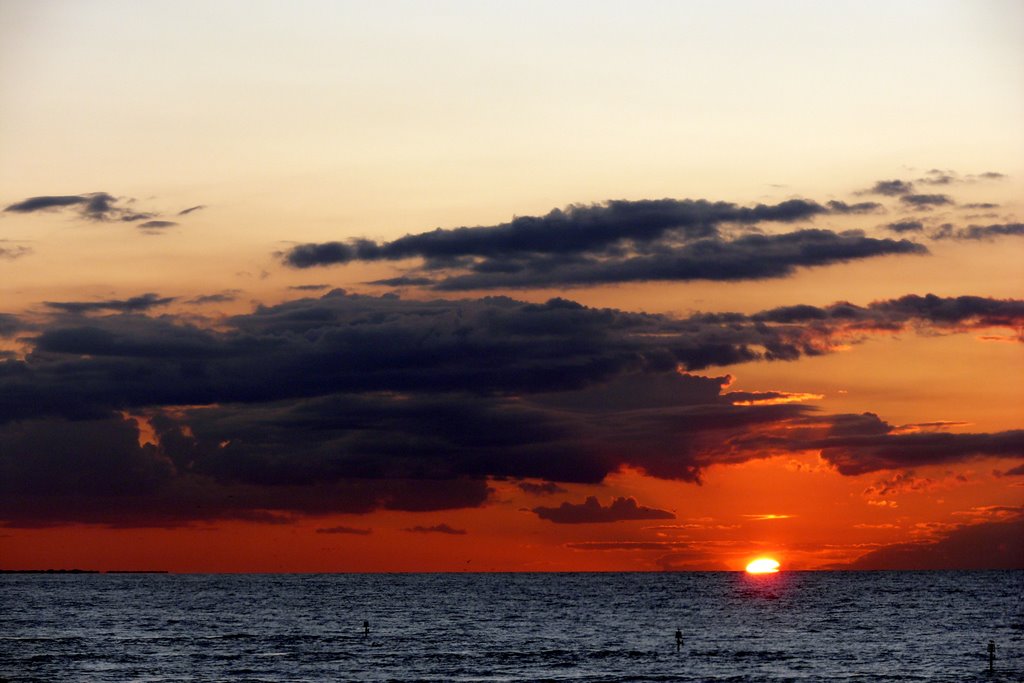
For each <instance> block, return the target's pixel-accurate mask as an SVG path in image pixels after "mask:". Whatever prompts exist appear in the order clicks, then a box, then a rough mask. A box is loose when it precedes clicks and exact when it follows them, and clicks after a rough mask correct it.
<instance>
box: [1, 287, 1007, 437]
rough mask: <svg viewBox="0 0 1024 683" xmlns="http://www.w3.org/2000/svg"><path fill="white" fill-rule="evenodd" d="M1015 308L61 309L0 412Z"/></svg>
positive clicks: (767, 349)
mask: <svg viewBox="0 0 1024 683" xmlns="http://www.w3.org/2000/svg"><path fill="white" fill-rule="evenodd" d="M167 301H168V300H167V299H161V298H160V297H157V296H156V295H155V294H152V295H147V296H144V297H136V298H134V299H128V300H112V301H105V302H62V303H59V304H56V303H55V304H53V305H52V306H51V308H56V309H59V310H62V311H66V312H69V313H73V314H81V313H87V312H94V311H98V310H115V311H116V310H129V311H137V310H144V309H146V308H150V307H153V306H158V305H161V304H162V303H166V302H167ZM1022 309H1024V303H1022V302H1021V301H1019V300H998V299H986V298H982V297H955V298H953V297H936V296H933V295H929V296H925V297H921V296H906V297H902V298H900V299H893V300H887V301H880V302H874V303H872V304H869V305H868V306H866V307H861V306H857V305H854V304H851V303H845V302H841V303H837V304H833V305H831V306H828V307H823V308H822V307H813V306H791V307H783V308H777V309H771V310H768V311H763V312H761V313H758V314H755V315H752V316H745V315H740V314H696V315H694V316H691V317H690V318H685V319H676V318H671V317H668V316H662V315H648V314H638V313H628V312H624V311H617V310H612V309H596V308H587V307H585V306H581V305H579V304H576V303H573V302H570V301H565V300H562V299H553V300H551V301H549V302H547V303H545V304H527V303H522V302H517V301H514V300H512V299H507V298H502V297H491V298H485V299H479V300H462V301H443V300H439V301H405V300H402V299H400V298H397V297H394V296H384V297H368V296H358V295H347V294H345V293H344V292H340V291H336V292H332V293H329V294H327V295H325V296H324V297H322V298H319V299H300V300H297V301H290V302H287V303H284V304H280V305H277V306H271V307H260V308H257V309H256V310H255V311H253V312H252V313H249V314H246V315H239V316H234V317H232V318H228V319H227V320H226V321H225V325H224V326H225V329H223V330H221V331H212V330H207V329H203V328H200V327H197V326H196V325H194V324H190V323H188V322H184V321H180V320H176V319H175V318H174V317H173V316H161V317H158V318H151V317H145V316H141V315H137V314H119V315H110V316H103V317H94V318H88V319H83V318H80V317H75V316H67V317H62V316H57V317H55V318H54V320H53V321H52V322H50V323H48V324H45V325H43V326H42V327H41V328H40V330H39V332H38V334H37V336H35V337H33V338H32V339H31V340H30V342H31V345H32V347H33V349H34V353H32V354H31V355H30V356H29V357H27V358H26V359H25V360H24V361H17V362H7V363H4V364H0V419H10V417H11V416H23V415H32V414H36V415H43V414H64V415H77V414H79V413H80V412H84V414H91V413H93V412H94V411H95V410H108V409H114V408H117V409H122V408H133V407H136V408H138V407H148V406H158V405H166V404H179V405H197V404H205V403H217V402H236V403H262V402H270V401H279V400H285V399H294V398H311V397H316V396H325V395H329V394H334V393H338V392H349V393H351V392H373V391H392V392H404V391H405V392H407V391H426V392H431V393H438V392H470V393H477V394H480V395H489V394H494V395H508V394H514V393H522V392H527V393H541V392H558V391H571V390H582V389H585V388H587V387H589V386H592V385H595V384H602V383H606V382H608V381H610V380H612V379H615V378H617V377H622V376H626V375H635V374H638V373H647V374H650V375H653V374H658V373H670V372H674V371H675V370H676V369H677V368H678V367H680V366H681V367H684V368H686V369H689V370H699V369H703V368H706V367H710V366H715V365H731V364H735V363H741V362H750V361H755V360H792V359H795V358H799V357H801V356H805V355H820V354H823V353H828V352H829V351H830V350H831V349H832V347H833V346H834V343H833V339H834V338H836V337H837V336H838V337H839V338H840V341H841V342H842V343H850V341H856V336H854V337H853V338H852V339H851V338H850V337H851V335H861V334H865V333H870V332H873V331H879V330H881V331H893V332H895V331H901V330H903V329H905V328H906V327H907V326H908V325H914V326H923V327H929V328H933V329H938V330H949V331H959V330H962V329H972V328H982V327H992V326H1005V327H1009V328H1011V329H1014V330H1016V329H1018V328H1019V327H1020V325H1021V324H1022V323H1024V310H1022ZM717 390H718V388H717V387H714V392H715V393H717Z"/></svg>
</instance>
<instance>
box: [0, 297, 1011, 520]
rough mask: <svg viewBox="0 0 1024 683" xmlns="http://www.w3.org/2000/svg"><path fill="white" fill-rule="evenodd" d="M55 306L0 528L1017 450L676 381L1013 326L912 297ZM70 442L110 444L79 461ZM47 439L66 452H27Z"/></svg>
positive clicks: (15, 364)
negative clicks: (722, 367)
mask: <svg viewBox="0 0 1024 683" xmlns="http://www.w3.org/2000/svg"><path fill="white" fill-rule="evenodd" d="M153 296H154V297H155V295H153ZM71 303H74V302H71ZM91 303H94V304H95V303H97V302H91ZM101 303H102V302H101ZM95 310H97V309H95V308H91V309H89V308H87V309H85V312H92V311H95ZM69 311H70V312H69ZM69 311H64V310H58V311H57V312H54V313H51V314H50V318H49V320H45V319H44V320H43V321H41V322H34V323H33V329H32V334H34V336H29V337H23V341H24V343H25V344H27V345H28V347H29V353H28V354H27V355H26V356H25V357H24V359H22V360H15V359H8V360H6V361H0V425H4V424H6V426H0V446H2V448H0V455H5V456H6V457H9V458H14V460H9V461H7V464H6V465H4V467H5V468H6V469H5V470H4V473H3V474H4V480H5V481H6V482H7V485H8V487H9V489H8V491H9V492H10V493H11V494H12V496H11V497H10V499H9V500H7V499H5V500H4V501H3V502H0V516H2V517H3V518H4V519H9V520H12V521H11V523H18V524H32V523H44V522H45V521H46V520H50V521H54V520H64V521H69V520H70V521H86V520H88V521H95V522H101V523H106V524H132V523H134V524H138V525H146V524H174V523H184V522H187V521H189V520H196V519H212V518H218V517H238V518H254V516H259V515H264V516H265V515H268V514H271V517H268V518H267V519H268V520H270V519H271V518H273V519H276V518H277V517H273V515H277V516H280V515H291V514H317V513H326V512H349V513H359V512H369V511H371V510H374V509H380V508H387V509H396V510H441V509H452V508H457V507H473V506H478V505H481V504H483V503H484V502H485V501H486V500H487V499H488V496H489V495H490V494H489V489H488V486H487V480H488V479H489V478H498V479H504V480H512V481H520V482H522V481H523V480H530V481H536V482H541V483H538V484H535V486H538V487H545V488H546V484H545V483H544V482H574V483H588V484H597V483H600V482H602V481H603V480H604V479H605V478H606V477H607V476H608V475H609V474H611V473H613V472H615V471H617V470H618V469H619V468H621V467H623V466H629V467H633V468H636V469H639V470H641V471H644V472H646V473H648V474H650V475H652V476H656V477H662V478H671V479H679V480H684V481H699V480H700V477H701V473H702V472H703V470H704V469H705V468H707V467H708V466H710V465H713V464H716V463H728V462H742V461H744V460H749V459H751V458H760V457H767V456H769V455H772V454H775V453H781V452H806V451H815V450H816V451H820V452H821V453H822V454H823V455H824V457H825V458H826V460H828V461H829V462H832V463H833V464H834V465H835V466H836V467H837V468H838V469H839V471H841V472H844V473H853V472H857V471H861V470H863V469H865V468H870V469H880V468H881V469H884V468H899V467H913V466H917V465H921V464H926V463H931V462H935V463H939V462H950V461H952V460H955V459H967V458H971V457H975V456H976V455H984V454H1002V455H1006V456H1008V457H1017V455H1018V451H1017V450H1016V446H1015V445H1014V444H1015V443H1016V441H1015V439H1016V436H1015V435H1014V434H1012V433H1003V434H996V435H985V434H980V435H978V434H974V435H963V434H958V435H953V439H952V443H947V442H944V441H943V440H942V438H943V437H942V436H941V435H940V437H939V438H934V437H931V440H930V441H927V442H926V441H925V440H924V437H923V436H921V437H918V440H915V439H913V438H907V437H913V436H915V435H908V434H902V433H899V430H898V429H896V428H894V427H892V426H891V425H888V424H887V423H884V422H882V421H881V420H879V419H878V418H876V417H874V416H824V415H819V414H817V413H816V412H815V411H813V410H812V409H811V408H809V407H808V406H804V405H799V404H788V403H787V404H780V405H770V403H772V402H773V400H774V399H779V398H785V399H787V400H789V398H792V397H790V396H789V395H784V394H783V392H771V391H765V392H743V393H737V392H732V393H729V392H727V391H726V387H727V386H728V384H729V382H730V378H729V377H727V376H723V377H701V376H696V375H692V374H681V373H680V368H681V367H682V368H689V369H696V368H703V367H707V366H710V365H716V364H733V363H737V362H749V361H755V360H791V359H794V358H798V357H801V356H803V355H818V354H823V353H828V352H830V350H831V349H832V348H833V347H834V346H835V343H836V340H838V342H840V343H843V344H848V343H851V342H856V341H857V339H858V338H859V337H860V336H863V335H866V334H870V333H873V332H878V331H881V332H886V333H887V332H890V331H899V330H902V329H904V328H905V327H907V326H914V327H921V328H923V329H926V330H940V331H961V330H964V329H971V328H972V327H980V326H996V325H998V326H1007V327H1011V328H1012V329H1018V328H1019V327H1020V325H1021V322H1022V321H1024V302H1020V301H1016V300H995V299H983V298H979V297H958V298H943V297H934V296H927V297H916V296H912V297H902V298H900V299H893V300H888V301H881V302H875V303H872V304H869V305H868V306H864V307H861V306H856V305H854V304H850V303H839V304H834V305H832V306H828V307H814V306H804V305H799V306H790V307H785V308H777V309H772V310H769V311H765V312H762V313H760V314H756V315H753V316H750V315H744V314H738V313H714V314H695V315H693V316H690V317H688V318H682V319H679V318H672V317H668V316H662V315H648V314H640V313H629V312H623V311H617V310H612V309H596V308H588V307H585V306H582V305H580V304H576V303H574V302H571V301H566V300H563V299H553V300H551V301H548V302H547V303H545V304H531V303H523V302H519V301H514V300H512V299H508V298H504V297H490V298H485V299H479V300H472V299H469V300H456V301H444V300H437V301H404V300H402V299H400V298H399V297H396V296H393V295H390V296H383V297H369V296H359V295H348V294H345V293H344V292H342V291H335V292H331V293H329V294H327V295H325V296H324V297H321V298H319V299H300V300H296V301H290V302H287V303H283V304H279V305H276V306H267V307H258V308H257V309H256V310H254V311H253V312H251V313H248V314H245V315H238V316H234V317H231V318H227V319H224V320H223V321H220V322H219V324H218V328H217V329H216V330H212V329H205V328H202V327H198V326H197V325H196V324H195V323H192V322H188V320H187V319H186V318H179V317H175V316H173V315H162V316H159V317H148V316H144V315H140V314H139V313H134V312H133V313H117V312H115V314H113V315H104V316H97V317H88V318H87V317H83V316H82V315H81V312H82V311H79V310H75V309H74V308H72V309H69ZM8 328H9V329H11V330H16V329H17V328H18V321H17V320H12V321H9V323H8ZM759 403H765V404H763V405H762V404H759ZM740 404H746V405H740ZM167 406H169V408H168V407H167ZM175 406H178V407H175ZM188 406H192V407H188ZM122 411H124V412H128V413H131V414H137V415H143V416H146V417H147V419H148V421H149V423H150V425H151V428H152V432H153V433H154V434H155V441H154V444H153V445H151V446H139V445H138V429H137V428H136V427H135V425H134V423H133V422H130V421H125V420H124V419H123V418H121V417H120V415H119V414H118V413H119V412H122ZM26 425H28V426H26ZM89 425H92V427H89ZM29 427H31V428H29ZM26 429H28V431H27V432H26V431H24V430H26ZM87 429H93V430H94V431H96V430H98V431H106V432H109V433H110V438H113V439H115V441H116V442H117V443H120V444H122V445H121V446H120V447H119V448H120V450H116V449H115V450H113V451H111V452H110V453H107V454H104V453H100V452H98V451H96V450H90V449H89V448H86V446H87V445H88V444H89V443H91V441H90V438H89V436H88V433H86V432H81V431H80V430H87ZM19 430H22V431H19ZM19 434H20V435H21V436H18V435H19ZM929 436H930V435H929ZM17 438H20V439H21V441H17ZM4 439H6V441H5V440H4ZM46 439H63V441H64V442H66V444H65V446H64V447H63V448H64V450H61V449H59V448H58V449H51V450H50V451H48V452H52V454H53V457H39V458H36V457H31V456H30V455H29V454H30V453H31V452H37V451H40V450H43V449H48V448H49V447H50V446H49V444H50V442H49V441H47V440H46ZM117 439H120V440H119V441H118V440H117ZM79 443H81V444H82V445H83V449H82V450H81V451H80V452H79V451H75V450H74V449H75V444H79ZM16 444H21V445H20V446H18V447H15V445H16ZM132 444H134V445H132ZM115 456H116V457H115ZM61 458H64V459H61ZM104 458H107V459H106V460H104ZM110 458H114V459H113V460H110ZM118 458H119V459H118ZM92 459H98V460H97V463H98V464H97V465H96V466H95V467H92V466H90V464H89V463H90V461H91V460H92ZM71 461H75V462H77V463H78V469H83V470H89V471H94V472H95V473H96V475H95V480H89V482H86V484H87V485H83V486H84V487H83V489H82V492H81V493H80V494H72V493H69V489H68V486H66V485H64V484H60V482H61V481H65V479H62V477H65V478H66V477H67V476H71V474H69V473H68V472H64V471H63V470H64V469H69V466H68V464H67V463H69V462H71ZM111 462H112V463H113V464H111ZM56 470H61V471H59V472H58V471H56ZM115 470H116V472H115ZM106 472H109V473H110V474H109V477H110V482H109V483H107V484H103V483H102V480H104V479H105V478H106V476H107V475H106V474H104V473H106ZM51 475H52V478H53V481H54V482H55V484H54V487H52V488H47V487H46V484H45V482H47V481H49V480H50V478H51ZM83 476H84V475H83ZM89 476H92V475H89ZM132 482H136V483H135V484H133V483H132ZM555 485H556V486H557V484H555ZM104 486H106V487H107V488H104ZM524 490H526V489H525V488H524ZM551 490H553V489H551ZM133 492H134V493H133ZM536 492H538V493H539V492H541V491H540V489H537V490H536ZM0 498H3V497H2V496H0ZM621 505H628V503H627V504H620V506H621ZM556 509H557V508H556ZM268 511H269V512H268ZM553 514H557V513H553ZM132 520H134V521H132Z"/></svg>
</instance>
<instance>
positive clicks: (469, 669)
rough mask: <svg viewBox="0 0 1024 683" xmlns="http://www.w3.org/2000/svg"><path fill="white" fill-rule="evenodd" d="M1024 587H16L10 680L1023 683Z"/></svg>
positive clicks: (95, 583)
mask: <svg viewBox="0 0 1024 683" xmlns="http://www.w3.org/2000/svg"><path fill="white" fill-rule="evenodd" d="M1022 590H1024V571H1016V572H998V571H996V572H784V573H779V574H775V575H763V576H748V575H745V574H741V573H731V572H712V573H650V574H636V573H623V574H616V573H610V574H604V573H602V574H378V575H370V574H321V575H294V574H292V575H169V574H87V575H38V574H8V575H3V576H0V680H4V679H6V680H8V681H47V682H49V681H190V680H191V681H317V682H319V681H377V680H398V681H413V680H430V681H520V680H525V681H533V680H545V681H758V682H770V681H1022V680H1024V642H1022V641H1024V614H1022V604H1021V594H1022ZM364 620H367V621H369V623H370V633H369V635H364V633H363V621H364ZM677 628H678V629H680V630H681V631H682V632H683V635H684V643H683V647H682V650H681V651H680V652H677V651H676V644H675V636H674V634H675V630H676V629H677ZM989 640H993V641H995V643H996V646H997V652H996V655H997V658H996V661H995V670H994V672H993V673H989V672H988V654H987V651H986V648H987V645H988V642H989Z"/></svg>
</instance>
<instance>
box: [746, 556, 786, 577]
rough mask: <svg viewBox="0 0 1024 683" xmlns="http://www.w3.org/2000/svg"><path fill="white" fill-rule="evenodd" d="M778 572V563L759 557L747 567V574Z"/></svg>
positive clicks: (768, 558)
mask: <svg viewBox="0 0 1024 683" xmlns="http://www.w3.org/2000/svg"><path fill="white" fill-rule="evenodd" d="M777 571H779V563H778V562H776V561H775V560H773V559H772V558H770V557H759V558H757V559H756V560H754V561H753V562H751V563H750V564H748V565H747V573H748V574H774V573H776V572H777Z"/></svg>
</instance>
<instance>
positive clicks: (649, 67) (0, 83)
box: [0, 0, 1024, 572]
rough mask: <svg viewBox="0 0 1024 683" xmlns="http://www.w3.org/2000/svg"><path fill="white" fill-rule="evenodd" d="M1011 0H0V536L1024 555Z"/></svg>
mask: <svg viewBox="0 0 1024 683" xmlns="http://www.w3.org/2000/svg"><path fill="white" fill-rule="evenodd" d="M1022 122H1024V4H1022V3H1020V2H1016V1H1014V0H1006V1H995V0H962V1H957V2H951V1H945V0H930V1H928V2H923V1H920V2H918V1H904V0H886V1H885V2H856V3H854V2H834V3H833V2H829V3H821V2H810V1H808V2H798V1H794V2H740V1H726V2H631V3H624V2H622V3H612V2H585V3H584V2H559V3H552V2H516V3H499V2H313V1H308V2H288V3H285V2H215V3H205V2H198V1H197V2H182V0H175V1H174V2H169V1H168V2H163V1H153V2H129V1H127V0H124V1H107V0H85V1H81V2H71V1H55V0H31V1H29V0H0V569H41V568H71V567H76V568H82V569H99V570H104V569H133V570H142V569H160V570H170V571H176V572H222V571H223V572H238V571H258V572H277V571H287V572H292V571H297V572H306V571H311V572H312V571H315V572H320V571H576V570H579V571H590V570H691V569H699V570H707V569H712V570H718V569H729V570H737V569H742V568H743V567H744V566H745V565H746V564H747V562H749V561H750V560H752V559H754V558H755V557H759V556H762V555H765V556H771V557H774V558H776V559H777V560H779V562H780V563H781V564H782V567H783V569H823V568H857V569H871V568H950V567H952V568H959V567H965V568H967V567H1024V381H1022V380H1024V353H1022V351H1024V345H1022V342H1024V298H1022V293H1024V266H1022V264H1024V124H1022Z"/></svg>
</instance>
